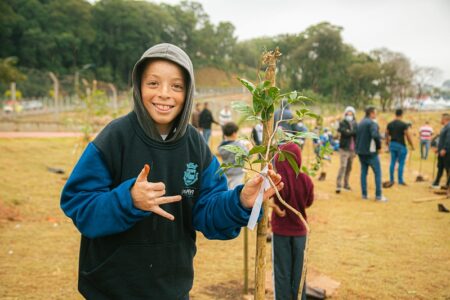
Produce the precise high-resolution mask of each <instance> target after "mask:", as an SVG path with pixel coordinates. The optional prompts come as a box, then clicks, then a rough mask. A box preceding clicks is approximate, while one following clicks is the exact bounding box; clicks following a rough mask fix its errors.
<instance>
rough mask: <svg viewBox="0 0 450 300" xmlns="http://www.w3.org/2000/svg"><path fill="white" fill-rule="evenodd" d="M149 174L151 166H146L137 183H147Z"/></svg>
mask: <svg viewBox="0 0 450 300" xmlns="http://www.w3.org/2000/svg"><path fill="white" fill-rule="evenodd" d="M149 173H150V167H149V165H147V164H145V165H144V168H143V169H142V171H141V173H139V175H138V177H137V179H136V181H140V182H143V181H147V178H148V174H149Z"/></svg>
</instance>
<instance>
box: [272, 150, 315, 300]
mask: <svg viewBox="0 0 450 300" xmlns="http://www.w3.org/2000/svg"><path fill="white" fill-rule="evenodd" d="M280 148H281V150H284V151H289V152H290V153H292V154H293V156H294V157H295V160H296V161H297V164H298V166H299V167H300V168H301V164H302V156H301V150H300V147H299V146H298V145H296V144H295V143H288V144H284V145H282V146H281V147H280ZM278 158H279V157H278V154H277V155H276V156H275V169H276V170H277V172H278V173H279V174H280V175H281V178H282V179H281V180H282V182H283V183H284V189H283V190H282V191H281V192H280V194H281V197H282V198H283V199H284V200H285V201H286V202H287V203H288V204H289V205H291V206H292V207H294V208H295V209H296V210H297V211H299V212H300V213H301V214H302V215H303V217H304V218H305V220H306V219H307V216H306V208H308V207H310V206H311V204H312V203H313V201H314V185H313V182H312V180H311V178H310V177H309V176H308V175H306V174H304V173H299V174H298V175H296V174H295V172H294V170H293V169H292V167H291V166H290V164H289V162H288V161H287V160H283V161H280V160H279V159H278ZM274 203H275V205H276V206H278V207H283V204H281V202H280V201H279V200H278V198H277V197H274ZM278 210H279V209H278ZM284 212H285V213H284ZM271 225H272V232H273V238H272V243H273V244H272V246H273V247H272V251H273V253H272V257H273V270H274V284H275V290H274V294H275V295H274V296H275V299H276V300H285V299H297V297H298V291H299V290H300V289H303V293H302V299H303V300H305V299H306V292H305V287H304V286H303V287H300V279H301V275H302V270H303V259H304V250H305V242H306V234H307V231H306V228H305V226H304V225H303V223H302V222H301V220H300V219H299V217H298V216H297V215H295V214H294V213H293V212H292V211H290V210H289V209H284V210H283V213H282V214H280V213H279V212H277V210H276V209H274V211H273V212H272V219H271Z"/></svg>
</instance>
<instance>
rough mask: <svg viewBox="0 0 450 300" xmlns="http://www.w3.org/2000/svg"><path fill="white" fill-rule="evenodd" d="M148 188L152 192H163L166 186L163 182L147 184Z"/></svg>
mask: <svg viewBox="0 0 450 300" xmlns="http://www.w3.org/2000/svg"><path fill="white" fill-rule="evenodd" d="M148 188H149V189H150V190H152V191H164V190H165V189H166V185H165V184H164V183H163V182H149V183H148Z"/></svg>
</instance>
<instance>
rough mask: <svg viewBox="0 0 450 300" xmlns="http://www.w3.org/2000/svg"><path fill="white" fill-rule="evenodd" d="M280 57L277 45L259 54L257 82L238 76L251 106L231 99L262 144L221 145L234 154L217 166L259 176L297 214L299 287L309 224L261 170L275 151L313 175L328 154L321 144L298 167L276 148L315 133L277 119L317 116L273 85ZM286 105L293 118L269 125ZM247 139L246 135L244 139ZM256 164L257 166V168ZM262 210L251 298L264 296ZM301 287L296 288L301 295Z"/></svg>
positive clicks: (296, 94)
mask: <svg viewBox="0 0 450 300" xmlns="http://www.w3.org/2000/svg"><path fill="white" fill-rule="evenodd" d="M280 56H281V53H280V52H279V50H278V48H277V49H276V50H275V51H268V52H265V53H263V55H262V64H263V65H266V66H267V68H266V71H265V77H264V79H263V80H260V82H259V83H258V84H254V83H252V82H251V81H248V80H246V79H243V78H239V81H240V82H241V84H242V85H243V86H244V87H246V88H247V89H248V91H249V92H250V93H251V94H252V102H251V105H249V104H247V103H243V102H234V103H233V105H232V107H233V109H234V110H236V111H237V112H239V113H240V114H241V116H242V118H243V119H244V120H246V121H252V122H259V123H261V124H262V126H263V143H262V144H261V145H253V148H252V149H251V150H250V151H248V152H246V151H245V150H243V149H242V148H240V147H238V146H235V145H226V146H223V147H224V148H226V149H227V150H228V151H230V152H233V153H234V154H235V162H234V163H223V164H222V165H221V172H224V171H225V170H227V169H229V168H243V169H245V170H247V171H249V172H254V173H258V174H260V175H261V176H263V177H264V178H265V179H266V180H268V183H269V184H270V185H271V186H272V187H273V188H274V189H275V191H276V197H277V198H278V200H279V201H280V202H281V203H282V204H283V205H284V206H285V207H286V208H287V209H289V210H291V211H292V212H293V213H294V214H295V215H297V216H298V217H299V219H300V220H301V222H302V223H303V224H304V226H305V228H306V230H307V236H306V246H305V253H304V263H303V270H302V277H301V283H300V287H301V286H303V283H304V281H305V270H306V259H307V255H306V254H307V250H308V235H309V226H308V223H307V222H306V220H305V219H304V217H303V215H302V214H301V213H300V212H299V211H297V210H296V209H294V208H293V207H292V206H290V205H289V204H288V203H287V202H286V201H285V200H284V199H283V198H282V197H281V195H280V193H279V192H278V191H277V189H276V187H275V184H274V182H273V181H272V180H271V179H270V178H269V177H268V176H267V175H266V172H264V170H265V168H266V166H267V165H269V164H271V163H272V161H273V159H274V158H275V155H277V154H278V159H279V160H280V161H285V160H287V161H288V163H289V165H290V167H291V168H292V169H293V170H294V172H295V174H296V175H298V174H299V173H300V172H303V173H306V174H308V175H310V176H314V175H315V173H316V172H317V171H318V170H320V165H321V162H322V158H323V157H324V155H326V154H329V153H330V151H331V150H330V147H329V145H326V146H325V147H322V148H321V150H320V152H319V155H317V156H316V157H315V158H314V161H312V162H306V163H305V164H303V166H301V167H300V166H299V165H298V164H297V162H296V160H295V157H294V154H293V153H290V152H289V151H284V150H280V149H279V147H278V146H279V145H280V144H282V143H296V144H299V145H300V144H301V143H302V141H303V140H305V139H317V138H318V136H317V135H316V134H315V133H313V132H296V131H294V130H292V131H289V130H282V129H281V128H280V127H279V125H280V124H281V122H288V123H292V124H294V123H297V122H299V121H301V120H305V119H307V118H313V119H318V118H319V116H318V115H317V114H315V113H314V112H313V111H311V109H310V108H309V107H308V105H309V104H310V103H311V101H312V100H311V99H310V98H308V97H305V96H303V95H302V94H301V93H299V92H297V91H290V92H284V93H282V92H281V90H280V88H278V87H277V86H276V84H275V74H276V73H275V72H276V62H277V60H278V59H279V57H280ZM288 105H292V106H295V111H294V112H293V114H292V115H293V117H292V118H291V119H283V118H282V117H280V120H277V121H276V122H275V124H273V122H274V120H273V115H274V111H275V109H276V108H279V109H280V110H281V113H280V116H283V113H284V111H285V110H286V109H287V106H288ZM244 139H245V140H247V141H249V142H251V139H250V138H244ZM257 165H259V166H260V167H257ZM262 207H263V211H264V212H265V213H264V214H263V216H262V218H261V220H260V221H259V223H258V229H257V245H256V260H257V261H256V273H255V299H264V295H265V254H266V251H265V245H266V236H267V223H268V216H267V213H266V212H267V211H268V203H267V201H264V202H263V206H262ZM301 293H302V289H300V298H301Z"/></svg>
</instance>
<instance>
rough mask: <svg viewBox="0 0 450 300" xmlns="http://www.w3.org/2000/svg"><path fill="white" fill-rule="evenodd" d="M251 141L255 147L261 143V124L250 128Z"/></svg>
mask: <svg viewBox="0 0 450 300" xmlns="http://www.w3.org/2000/svg"><path fill="white" fill-rule="evenodd" d="M252 140H253V142H254V143H255V145H256V146H259V145H261V144H262V142H263V126H262V124H261V123H258V124H256V125H255V126H254V127H253V128H252Z"/></svg>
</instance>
